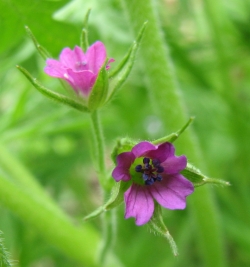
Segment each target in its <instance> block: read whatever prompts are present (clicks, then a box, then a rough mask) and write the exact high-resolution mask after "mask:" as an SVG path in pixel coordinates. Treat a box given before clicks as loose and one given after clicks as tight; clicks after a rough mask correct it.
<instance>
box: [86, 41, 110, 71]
mask: <svg viewBox="0 0 250 267" xmlns="http://www.w3.org/2000/svg"><path fill="white" fill-rule="evenodd" d="M106 57H107V53H106V48H105V46H104V44H103V43H102V42H100V41H97V42H95V43H94V44H92V45H91V46H90V47H89V49H88V50H87V52H86V58H87V62H88V67H89V70H91V71H93V72H94V73H95V74H98V72H99V70H100V68H101V67H102V65H103V64H104V62H105V60H106Z"/></svg>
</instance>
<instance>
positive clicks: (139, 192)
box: [112, 141, 194, 225]
mask: <svg viewBox="0 0 250 267" xmlns="http://www.w3.org/2000/svg"><path fill="white" fill-rule="evenodd" d="M174 153H175V148H174V146H173V145H172V144H171V143H168V142H166V143H163V144H161V145H159V146H156V145H153V144H151V143H149V142H146V141H145V142H141V143H138V144H137V145H135V146H134V147H133V148H132V150H131V152H124V153H121V154H119V155H118V156H117V166H116V167H115V169H114V170H113V173H112V176H113V178H114V179H115V180H116V181H117V182H119V181H121V180H122V181H129V180H132V185H131V186H130V188H129V189H128V190H127V191H126V192H125V195H124V199H125V205H126V210H125V218H126V219H127V218H129V217H135V219H136V224H137V225H142V224H145V223H147V222H148V221H149V220H150V218H151V217H152V215H153V212H154V200H156V201H157V202H158V203H159V204H160V205H161V206H163V207H164V208H167V209H173V210H174V209H184V208H185V207H186V196H188V195H190V194H191V193H193V191H194V187H193V184H192V183H191V182H190V181H189V180H187V179H186V178H184V177H183V176H182V175H181V174H180V171H182V170H183V169H185V167H186V165H187V158H186V157H185V156H180V157H177V156H175V154H174Z"/></svg>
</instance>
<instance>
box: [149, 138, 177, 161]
mask: <svg viewBox="0 0 250 267" xmlns="http://www.w3.org/2000/svg"><path fill="white" fill-rule="evenodd" d="M174 151H175V149H174V146H173V145H172V144H171V143H168V142H165V143H163V144H161V145H159V146H158V147H157V149H156V150H153V151H149V152H148V153H147V155H146V156H147V157H149V158H151V159H158V160H159V161H160V162H164V161H165V160H166V159H167V158H168V157H170V156H172V155H174Z"/></svg>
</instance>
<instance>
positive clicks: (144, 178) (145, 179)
mask: <svg viewBox="0 0 250 267" xmlns="http://www.w3.org/2000/svg"><path fill="white" fill-rule="evenodd" d="M149 178H150V176H149V175H148V174H146V173H143V175H142V179H143V180H144V181H147V180H148V179H149Z"/></svg>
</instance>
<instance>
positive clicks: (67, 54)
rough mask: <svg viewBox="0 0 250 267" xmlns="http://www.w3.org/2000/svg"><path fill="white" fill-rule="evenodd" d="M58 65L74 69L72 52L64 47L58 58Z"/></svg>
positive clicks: (74, 62)
mask: <svg viewBox="0 0 250 267" xmlns="http://www.w3.org/2000/svg"><path fill="white" fill-rule="evenodd" d="M59 60H60V63H61V64H62V65H63V66H64V67H65V68H68V69H75V66H76V57H75V52H74V50H71V49H70V48H68V47H66V48H64V49H63V50H62V52H61V54H60V56H59Z"/></svg>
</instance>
